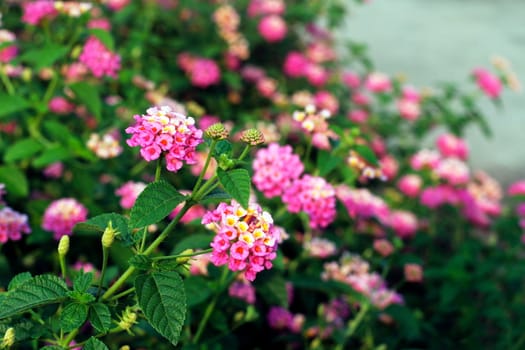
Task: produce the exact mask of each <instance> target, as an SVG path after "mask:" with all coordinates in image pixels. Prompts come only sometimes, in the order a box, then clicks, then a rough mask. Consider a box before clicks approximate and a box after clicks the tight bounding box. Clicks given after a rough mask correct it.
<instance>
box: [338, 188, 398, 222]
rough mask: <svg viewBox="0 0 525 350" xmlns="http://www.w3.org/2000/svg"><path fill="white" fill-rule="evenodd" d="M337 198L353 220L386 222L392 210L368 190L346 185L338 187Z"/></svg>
mask: <svg viewBox="0 0 525 350" xmlns="http://www.w3.org/2000/svg"><path fill="white" fill-rule="evenodd" d="M336 193H337V198H338V199H339V200H340V201H341V202H342V203H343V205H344V206H345V207H346V210H347V211H348V214H349V215H350V217H351V218H353V219H369V218H376V219H378V220H380V221H382V220H385V219H386V218H387V217H388V215H389V213H390V209H389V208H388V205H387V204H386V203H385V201H384V200H383V199H382V198H380V197H377V196H374V195H373V194H372V193H371V192H370V191H369V190H367V189H364V188H363V189H355V188H350V187H348V186H346V185H339V186H337V187H336Z"/></svg>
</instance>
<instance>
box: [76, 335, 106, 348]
mask: <svg viewBox="0 0 525 350" xmlns="http://www.w3.org/2000/svg"><path fill="white" fill-rule="evenodd" d="M82 349H83V350H109V348H108V347H107V346H106V344H104V343H103V342H101V341H100V340H98V339H97V338H95V337H90V338H89V339H88V341H87V342H86V344H84V347H83V348H82Z"/></svg>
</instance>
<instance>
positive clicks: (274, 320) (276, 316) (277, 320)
mask: <svg viewBox="0 0 525 350" xmlns="http://www.w3.org/2000/svg"><path fill="white" fill-rule="evenodd" d="M267 319H268V324H269V326H270V327H271V328H273V329H277V330H286V329H288V328H289V326H290V325H291V324H292V321H293V316H292V313H291V312H290V311H288V310H286V309H285V308H283V307H281V306H272V307H271V308H270V311H269V312H268V316H267Z"/></svg>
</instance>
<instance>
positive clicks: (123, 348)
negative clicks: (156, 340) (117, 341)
mask: <svg viewBox="0 0 525 350" xmlns="http://www.w3.org/2000/svg"><path fill="white" fill-rule="evenodd" d="M119 350H131V348H130V347H129V345H122V346H121V347H120V348H119Z"/></svg>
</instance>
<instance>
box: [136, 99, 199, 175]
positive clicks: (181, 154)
mask: <svg viewBox="0 0 525 350" xmlns="http://www.w3.org/2000/svg"><path fill="white" fill-rule="evenodd" d="M134 118H135V120H136V123H135V124H134V125H133V126H130V127H128V128H127V129H126V133H128V134H131V135H132V136H131V138H130V139H129V140H127V144H128V145H129V146H131V147H135V146H139V147H140V154H141V156H142V157H143V158H144V159H145V160H146V161H148V162H149V161H152V160H155V159H158V158H159V157H160V156H161V155H163V154H164V155H165V157H166V168H167V169H168V170H169V171H173V172H176V171H178V170H179V169H180V168H181V167H182V165H183V164H184V162H186V163H187V164H195V163H196V161H197V160H196V156H195V149H196V147H197V146H198V145H199V144H200V143H202V141H203V140H202V130H200V129H197V128H196V127H195V120H194V119H193V118H192V117H187V116H185V115H182V114H179V113H175V112H173V111H172V109H171V108H170V107H168V106H162V107H151V108H149V109H148V110H147V111H146V114H144V115H135V117H134Z"/></svg>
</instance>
